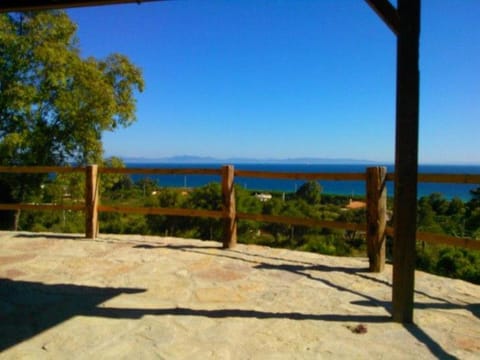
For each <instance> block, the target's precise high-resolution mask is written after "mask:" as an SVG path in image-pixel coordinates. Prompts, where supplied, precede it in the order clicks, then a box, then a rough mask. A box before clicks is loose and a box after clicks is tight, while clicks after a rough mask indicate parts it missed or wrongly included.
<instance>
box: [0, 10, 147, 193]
mask: <svg viewBox="0 0 480 360" xmlns="http://www.w3.org/2000/svg"><path fill="white" fill-rule="evenodd" d="M75 33H76V25H75V24H74V23H73V22H72V21H71V20H70V19H69V17H68V16H67V14H66V13H65V12H62V11H49V12H28V13H9V14H0V95H1V96H0V165H67V164H69V163H72V162H75V163H77V164H87V163H96V162H100V161H101V159H102V157H103V156H102V155H103V148H102V133H103V132H104V131H113V130H114V129H116V128H117V127H119V126H129V125H130V124H132V122H133V121H135V107H136V106H135V97H134V94H135V92H136V91H143V87H144V82H143V78H142V74H141V71H140V69H138V68H137V67H136V66H134V65H133V64H132V63H131V62H130V61H129V60H128V58H126V57H125V56H123V55H120V54H112V55H109V56H108V57H106V58H105V59H95V58H92V57H89V58H82V57H81V55H80V48H79V42H78V39H77V38H76V36H75ZM44 179H45V177H42V176H34V177H32V176H30V177H25V176H23V177H22V179H19V177H17V176H2V177H1V178H0V185H1V187H0V188H1V189H2V190H1V191H0V201H1V202H3V201H13V202H18V201H25V199H26V198H27V197H28V196H30V195H31V193H32V192H35V190H36V189H38V188H39V185H40V184H41V183H42V182H43V181H44ZM18 184H20V186H18Z"/></svg>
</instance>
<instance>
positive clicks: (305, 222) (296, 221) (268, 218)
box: [237, 212, 367, 231]
mask: <svg viewBox="0 0 480 360" xmlns="http://www.w3.org/2000/svg"><path fill="white" fill-rule="evenodd" d="M237 219H239V220H253V221H261V222H271V223H280V224H287V225H299V226H311V227H325V228H330V229H343V230H354V231H366V229H367V226H366V224H356V223H346V222H341V221H328V220H317V219H309V218H300V217H292V216H280V215H266V214H249V213H239V212H237Z"/></svg>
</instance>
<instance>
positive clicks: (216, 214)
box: [98, 205, 225, 218]
mask: <svg viewBox="0 0 480 360" xmlns="http://www.w3.org/2000/svg"><path fill="white" fill-rule="evenodd" d="M98 211H99V212H112V213H128V214H142V215H172V216H188V217H211V218H223V217H225V214H224V212H223V211H215V210H203V209H179V208H158V207H134V206H107V205H99V206H98Z"/></svg>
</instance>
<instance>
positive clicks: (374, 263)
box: [367, 166, 387, 272]
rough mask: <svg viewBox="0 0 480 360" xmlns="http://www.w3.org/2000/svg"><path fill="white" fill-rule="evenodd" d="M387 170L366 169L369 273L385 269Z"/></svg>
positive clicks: (382, 168)
mask: <svg viewBox="0 0 480 360" xmlns="http://www.w3.org/2000/svg"><path fill="white" fill-rule="evenodd" d="M386 174H387V168H386V167H383V166H378V167H370V168H367V253H368V260H369V263H370V266H369V270H370V271H371V272H381V271H383V269H384V267H385V228H386V225H387V188H386V182H385V180H386Z"/></svg>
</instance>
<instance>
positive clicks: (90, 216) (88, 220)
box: [85, 165, 98, 239]
mask: <svg viewBox="0 0 480 360" xmlns="http://www.w3.org/2000/svg"><path fill="white" fill-rule="evenodd" d="M97 226H98V166H97V165H89V166H87V167H86V169H85V236H86V237H87V238H89V239H95V238H96V237H97V229H98V227H97Z"/></svg>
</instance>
